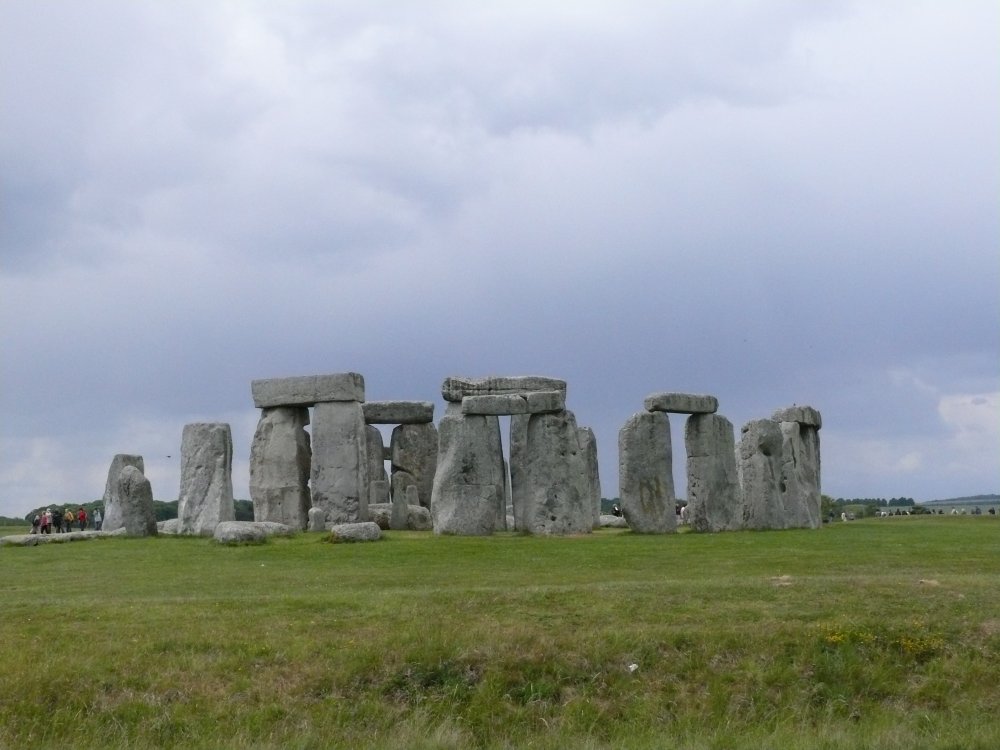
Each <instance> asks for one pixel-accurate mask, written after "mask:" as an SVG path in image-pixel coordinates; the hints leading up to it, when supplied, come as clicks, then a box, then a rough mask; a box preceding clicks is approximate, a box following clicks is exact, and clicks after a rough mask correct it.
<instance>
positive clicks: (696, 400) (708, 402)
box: [644, 393, 719, 414]
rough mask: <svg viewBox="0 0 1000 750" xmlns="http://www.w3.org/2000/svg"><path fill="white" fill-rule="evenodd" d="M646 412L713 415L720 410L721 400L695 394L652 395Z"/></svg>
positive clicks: (647, 399)
mask: <svg viewBox="0 0 1000 750" xmlns="http://www.w3.org/2000/svg"><path fill="white" fill-rule="evenodd" d="M644 406H645V407H646V411H666V412H673V413H675V414H712V413H714V412H716V411H718V409H719V399H717V398H716V397H715V396H702V395H698V394H695V393H651V394H650V395H648V396H646V400H645V402H644Z"/></svg>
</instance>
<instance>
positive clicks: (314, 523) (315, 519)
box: [308, 508, 326, 531]
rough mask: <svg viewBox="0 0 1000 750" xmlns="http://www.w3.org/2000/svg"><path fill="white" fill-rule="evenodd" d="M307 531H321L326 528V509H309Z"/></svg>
mask: <svg viewBox="0 0 1000 750" xmlns="http://www.w3.org/2000/svg"><path fill="white" fill-rule="evenodd" d="M308 528H309V531H323V530H324V529H325V528H326V511H325V510H323V509H322V508H310V509H309V526H308Z"/></svg>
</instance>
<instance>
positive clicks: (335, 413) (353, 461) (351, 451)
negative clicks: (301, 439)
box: [312, 401, 369, 525]
mask: <svg viewBox="0 0 1000 750" xmlns="http://www.w3.org/2000/svg"><path fill="white" fill-rule="evenodd" d="M312 429H313V437H312V440H313V461H312V502H313V506H314V507H317V508H322V509H323V511H324V512H325V513H326V523H327V525H330V524H338V523H355V522H358V521H367V520H368V493H369V482H368V469H369V466H368V436H367V432H366V429H365V418H364V414H363V413H362V411H361V404H360V403H359V402H357V401H325V402H321V403H317V404H316V405H315V406H314V407H313V428H312Z"/></svg>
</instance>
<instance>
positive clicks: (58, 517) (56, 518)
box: [52, 510, 63, 534]
mask: <svg viewBox="0 0 1000 750" xmlns="http://www.w3.org/2000/svg"><path fill="white" fill-rule="evenodd" d="M62 519H63V517H62V513H60V512H59V511H58V510H57V511H56V512H55V513H54V514H53V516H52V525H53V526H55V527H56V533H57V534H61V533H62Z"/></svg>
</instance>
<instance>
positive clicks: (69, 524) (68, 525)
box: [63, 508, 76, 534]
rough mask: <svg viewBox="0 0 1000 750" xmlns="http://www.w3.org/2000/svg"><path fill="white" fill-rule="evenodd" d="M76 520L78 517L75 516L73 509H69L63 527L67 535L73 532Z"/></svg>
mask: <svg viewBox="0 0 1000 750" xmlns="http://www.w3.org/2000/svg"><path fill="white" fill-rule="evenodd" d="M75 520H76V516H74V515H73V509H72V508H67V509H66V512H65V513H64V514H63V527H64V528H65V529H66V533H67V534H68V533H69V532H71V531H72V530H73V521H75Z"/></svg>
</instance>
